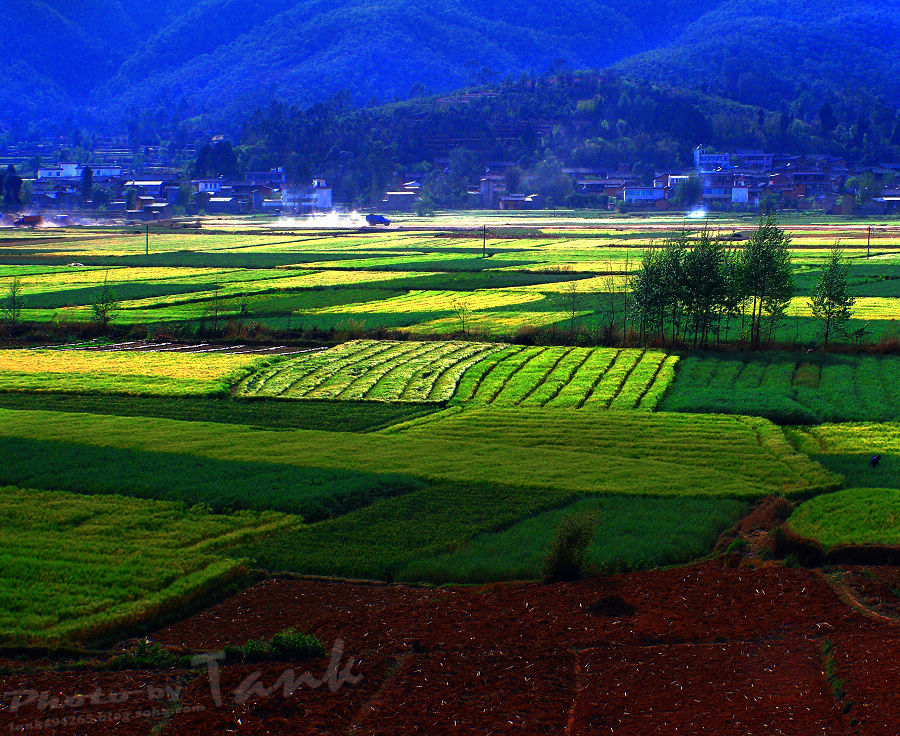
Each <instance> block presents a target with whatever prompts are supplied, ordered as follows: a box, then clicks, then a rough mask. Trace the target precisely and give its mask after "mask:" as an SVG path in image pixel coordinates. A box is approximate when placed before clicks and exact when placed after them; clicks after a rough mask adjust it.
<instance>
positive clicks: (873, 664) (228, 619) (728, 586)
mask: <svg viewBox="0 0 900 736" xmlns="http://www.w3.org/2000/svg"><path fill="white" fill-rule="evenodd" d="M885 574H886V575H889V573H887V572H885ZM895 574H896V573H895ZM631 609H633V610H631ZM289 626H295V627H297V628H298V629H300V630H302V631H305V632H308V633H311V634H315V635H316V636H318V637H319V638H320V639H322V640H323V641H324V642H325V643H326V646H327V647H329V648H330V647H331V645H332V643H333V642H334V641H335V640H337V639H340V640H343V642H344V643H345V644H344V646H345V649H344V652H343V656H342V657H341V659H340V664H339V665H338V668H337V669H336V670H334V672H337V671H338V670H341V669H343V670H344V671H345V672H346V673H349V674H351V675H354V676H359V675H362V679H360V680H358V681H355V680H356V678H355V677H354V678H353V680H349V681H347V682H344V683H343V684H342V686H341V687H339V688H335V692H332V690H331V689H330V688H329V686H328V683H327V682H326V683H325V684H323V685H322V686H320V687H317V688H312V687H309V686H308V683H307V684H304V683H300V684H297V686H296V688H295V689H294V691H293V692H290V688H289V689H288V690H289V691H288V692H287V693H286V692H285V691H284V687H283V684H284V677H283V676H284V673H285V670H286V669H290V670H291V671H292V672H291V676H292V677H300V676H301V675H302V674H303V673H306V672H309V673H310V674H311V675H312V676H314V677H315V678H317V679H326V680H327V679H328V678H327V677H323V675H324V673H325V672H326V669H327V667H328V665H329V660H328V659H327V658H326V659H316V660H307V661H303V662H293V663H292V662H285V663H277V662H269V663H266V664H261V665H229V666H226V667H223V668H222V670H221V685H222V687H221V692H222V700H223V702H222V704H221V705H218V704H217V703H216V702H215V700H214V699H213V697H212V695H211V692H210V681H209V677H208V676H207V674H206V672H205V671H202V670H201V671H194V672H192V671H187V670H175V671H169V672H146V673H135V672H128V673H96V674H91V673H63V672H61V673H49V674H41V675H24V674H22V675H18V674H17V675H15V676H5V677H0V694H2V692H4V691H9V690H11V689H20V688H22V687H30V688H37V689H54V691H59V692H62V693H69V694H71V693H74V692H78V691H79V690H78V689H79V688H82V689H83V688H85V687H90V684H89V683H91V682H94V681H95V680H96V681H101V680H102V681H103V682H104V683H105V686H107V687H119V685H117V684H116V683H118V682H122V683H126V684H127V683H133V682H134V681H135V679H136V678H137V680H141V679H143V680H146V681H148V682H165V681H167V680H171V679H173V678H181V680H182V681H184V691H183V693H182V695H181V700H180V704H181V705H182V706H184V707H185V708H190V707H193V708H196V707H201V708H203V710H199V711H195V712H175V713H172V714H171V715H170V716H169V717H166V718H165V719H163V718H158V719H157V720H156V721H142V722H139V723H131V724H129V725H128V729H129V730H120V729H119V728H118V727H114V728H111V729H106V730H104V729H103V728H99V729H98V728H94V729H93V730H77V727H72V728H70V727H66V728H64V729H56V730H45V731H42V733H54V734H57V733H58V734H81V733H85V734H87V733H90V734H96V733H128V734H131V733H150V730H151V728H153V727H154V726H156V731H155V733H158V734H166V735H167V736H175V735H180V734H222V733H242V734H243V733H246V734H254V735H255V734H348V733H352V734H357V735H364V734H365V735H372V736H374V735H375V734H379V735H381V734H383V735H385V736H387V735H388V734H390V735H391V736H394V735H397V736H400V735H403V734H414V733H415V734H428V735H429V736H431V735H438V734H489V733H491V734H560V735H561V736H562V735H566V736H570V735H571V736H576V735H586V734H605V733H609V734H616V735H617V736H618V735H620V734H621V735H626V736H627V735H630V734H634V735H638V734H640V735H641V736H643V735H645V734H654V733H657V734H666V735H667V736H669V735H674V734H710V735H712V734H716V735H717V736H718V735H723V736H724V735H726V734H727V735H730V734H734V735H735V736H751V735H756V734H759V736H771V735H772V734H779V733H784V734H791V735H793V736H807V735H812V734H830V735H831V736H843V735H845V734H846V735H847V736H849V734H852V733H860V734H863V736H865V735H867V734H872V735H873V736H874V735H878V736H880V735H881V734H884V735H885V736H887V735H888V734H891V736H895V735H896V734H897V733H898V732H900V704H898V703H895V700H896V696H895V692H896V689H897V686H898V685H900V664H898V662H900V636H898V634H900V628H898V625H897V624H895V623H894V622H892V621H890V620H888V619H884V618H878V617H875V616H871V615H866V614H865V613H861V612H859V611H857V610H855V609H854V608H851V607H850V606H848V605H846V604H845V603H843V602H842V600H841V599H840V598H839V597H838V595H837V593H836V592H835V591H834V590H833V589H832V587H831V586H830V585H829V583H828V582H827V581H826V580H825V578H824V577H823V576H822V575H820V574H818V573H815V572H812V571H808V570H802V569H786V568H782V567H776V566H768V567H767V566H763V567H758V568H739V569H727V568H723V566H722V565H721V563H704V564H700V565H694V566H691V567H686V568H679V569H670V570H660V571H653V572H640V573H630V574H626V575H620V576H615V577H610V578H599V579H592V580H588V581H584V582H580V583H572V584H559V585H548V586H544V585H538V584H511V585H493V586H485V587H477V588H475V587H473V588H439V589H431V588H414V587H407V586H396V585H366V584H351V583H340V582H322V581H306V580H295V579H271V580H267V581H264V582H262V583H260V584H258V585H256V586H254V587H252V588H250V589H248V590H246V591H244V592H242V593H240V594H238V595H236V596H233V597H232V598H230V599H228V600H226V601H224V602H222V603H221V604H219V605H217V606H215V607H213V608H210V609H208V610H206V611H204V612H201V613H199V614H197V615H195V616H192V617H190V618H188V619H186V620H184V621H181V622H179V623H177V624H174V625H172V626H169V627H167V628H165V629H162V630H160V631H158V632H156V633H155V634H154V635H153V636H152V637H151V638H152V639H153V640H154V641H157V642H159V643H161V644H163V645H165V646H168V647H172V648H175V649H180V648H189V649H194V650H197V649H203V650H210V651H211V650H215V649H218V648H220V647H222V646H223V645H225V644H226V643H242V642H244V641H246V640H248V639H251V638H259V637H270V636H271V635H272V634H274V633H276V632H278V631H280V630H282V629H285V628H287V627H289ZM826 637H827V638H828V639H830V641H831V642H833V644H834V650H833V655H832V656H833V658H834V664H835V671H836V675H837V677H839V678H840V679H841V680H842V681H843V690H844V691H845V692H846V696H845V697H844V698H843V699H839V698H837V697H835V695H834V692H833V687H832V685H833V683H829V682H828V680H827V679H826V677H825V673H824V669H825V659H824V656H823V652H822V643H823V641H824V640H825V638H826ZM351 657H352V658H355V661H353V662H352V663H350V661H349V660H350V658H351ZM248 677H249V678H250V679H246V678H248ZM279 678H281V686H279V687H278V688H277V689H276V690H275V692H274V693H272V692H271V690H272V686H273V685H275V684H276V683H277V682H278V681H279ZM337 679H338V678H332V680H331V682H332V684H335V683H336V681H337ZM242 681H243V683H242ZM28 683H40V684H28ZM313 684H315V683H313ZM262 688H267V690H263V689H262ZM236 690H237V691H238V696H241V694H242V693H243V697H238V698H237V699H236V698H235V692H234V691H236ZM8 702H9V701H8V700H7V699H4V700H3V701H2V704H3V707H6V706H7V705H8ZM13 715H14V716H15V718H13ZM34 717H36V713H35V711H34V710H33V709H32V710H30V711H29V709H28V708H22V709H21V710H20V712H18V713H16V714H10V713H8V712H5V711H3V710H0V728H3V729H4V730H6V729H8V728H9V725H8V724H9V723H16V722H21V721H23V720H27V719H29V718H34ZM139 728H143V729H144V730H143V731H141V730H139Z"/></svg>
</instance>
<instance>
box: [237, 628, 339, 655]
mask: <svg viewBox="0 0 900 736" xmlns="http://www.w3.org/2000/svg"><path fill="white" fill-rule="evenodd" d="M324 656H325V645H324V644H323V643H322V642H321V641H319V639H317V638H316V637H314V636H310V635H309V634H303V633H301V632H299V631H297V629H295V628H294V627H291V628H289V629H285V630H284V631H281V632H279V633H277V634H275V636H273V637H272V638H271V639H270V640H269V641H265V640H264V639H251V640H250V641H248V642H247V643H246V644H244V645H243V646H227V647H225V658H226V660H227V661H229V662H264V661H267V660H300V659H309V658H310V657H324Z"/></svg>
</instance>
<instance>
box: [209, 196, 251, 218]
mask: <svg viewBox="0 0 900 736" xmlns="http://www.w3.org/2000/svg"><path fill="white" fill-rule="evenodd" d="M247 209H248V207H247V202H246V201H244V200H240V199H238V198H237V197H210V198H209V200H208V201H207V203H206V211H207V212H208V213H209V214H211V215H240V214H242V213H244V212H246V211H247Z"/></svg>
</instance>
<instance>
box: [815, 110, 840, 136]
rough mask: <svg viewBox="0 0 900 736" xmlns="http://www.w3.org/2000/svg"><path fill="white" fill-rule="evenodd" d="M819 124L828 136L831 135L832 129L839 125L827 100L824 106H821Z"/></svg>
mask: <svg viewBox="0 0 900 736" xmlns="http://www.w3.org/2000/svg"><path fill="white" fill-rule="evenodd" d="M819 124H820V125H821V126H822V132H823V133H824V134H825V136H826V137H827V136H829V135H831V131H832V130H834V129H835V127H837V118H836V117H835V116H834V111H833V110H832V109H831V105H829V104H828V102H827V101H826V102H823V103H822V107H820V108H819Z"/></svg>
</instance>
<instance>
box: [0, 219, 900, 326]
mask: <svg viewBox="0 0 900 736" xmlns="http://www.w3.org/2000/svg"><path fill="white" fill-rule="evenodd" d="M397 222H398V224H401V225H404V226H405V227H406V228H408V229H403V230H397V229H390V230H387V231H382V232H374V231H366V230H363V231H358V230H353V229H347V230H345V231H335V230H316V229H311V228H297V229H294V230H290V229H289V228H287V227H286V226H285V225H284V224H283V223H279V222H278V221H271V220H266V219H265V218H262V219H253V220H241V219H236V220H233V221H229V222H219V221H214V220H211V221H207V222H206V223H205V224H206V227H205V228H203V229H200V230H193V231H190V232H185V231H179V230H175V229H172V228H166V227H156V228H153V232H152V233H151V237H150V253H149V254H145V253H144V246H145V243H144V237H143V233H138V232H135V231H134V230H133V229H129V228H116V227H109V228H95V229H84V228H68V229H65V228H60V229H56V230H55V231H54V232H53V233H47V232H38V233H21V232H15V233H10V236H9V237H7V238H4V243H3V247H2V248H0V282H2V281H3V279H5V278H7V277H12V276H20V277H21V278H22V279H23V280H24V283H25V297H26V310H25V313H24V315H23V316H24V318H25V319H27V320H30V321H34V322H36V323H43V324H52V325H57V326H65V325H68V324H75V323H86V322H88V321H89V320H90V317H91V309H90V306H91V303H92V302H93V300H94V299H95V298H96V296H97V293H98V291H99V289H100V286H101V285H102V284H103V283H104V281H106V282H107V283H109V284H110V285H112V287H113V288H114V290H115V292H116V294H117V296H118V298H119V300H120V305H119V309H118V310H117V311H116V314H115V315H114V323H115V324H117V325H120V326H137V327H139V328H140V329H141V330H143V331H144V332H146V330H147V328H148V327H151V328H160V329H163V330H165V331H170V332H171V331H176V332H183V333H184V334H191V333H192V332H193V331H196V330H197V329H198V328H201V327H203V328H205V329H210V328H212V329H215V330H224V331H226V332H230V333H239V332H240V331H241V329H242V327H244V326H246V325H247V324H248V323H256V324H260V325H263V326H266V327H268V328H272V329H277V330H285V331H288V332H289V333H290V332H297V331H303V332H306V333H309V332H315V331H320V332H322V331H324V332H328V333H331V332H345V333H347V334H353V333H359V332H361V331H362V332H365V331H372V330H384V329H391V330H399V331H402V332H407V333H410V334H412V335H443V336H447V335H457V336H459V335H461V334H467V333H469V334H471V333H479V334H481V335H483V336H485V337H487V338H490V339H494V340H495V341H503V340H508V339H509V338H511V337H514V336H516V335H518V334H520V333H523V332H525V333H527V332H528V331H529V330H533V329H535V328H552V329H556V330H558V331H559V332H560V333H561V334H566V333H567V332H568V331H569V330H570V329H571V328H573V327H574V328H577V329H578V330H584V331H587V332H588V333H592V332H594V331H597V330H599V329H600V328H601V327H602V326H603V325H604V324H605V323H606V321H607V320H608V319H609V316H608V315H607V313H606V307H607V303H608V301H609V300H608V297H609V294H610V293H621V291H622V289H623V288H624V284H625V281H626V280H627V274H626V273H625V264H626V259H627V262H628V269H629V271H631V270H633V269H634V268H635V267H636V264H637V263H638V261H639V260H640V256H641V253H642V251H643V249H645V248H646V247H647V246H648V245H650V244H651V243H653V242H659V241H660V240H662V239H664V238H666V237H668V236H670V235H674V234H677V233H680V232H682V231H683V230H687V231H688V232H691V231H693V232H696V231H697V230H699V229H700V228H702V227H705V226H706V225H707V223H704V222H685V221H684V220H683V219H682V218H681V217H679V216H673V215H662V216H659V215H653V216H642V217H624V218H623V217H616V216H612V215H604V216H600V217H598V216H596V215H594V216H585V215H584V213H565V212H560V213H549V212H548V213H534V214H529V215H524V214H521V213H520V214H514V213H503V215H502V216H500V217H497V216H496V215H494V214H492V213H477V214H476V213H472V214H465V213H463V214H460V215H454V214H447V215H442V216H440V217H435V218H416V217H411V216H401V217H400V218H399V219H398V221H397ZM484 224H486V225H487V226H488V227H489V231H488V238H487V242H486V248H485V255H486V256H487V257H482V241H481V226H482V225H484ZM782 224H783V226H784V227H785V228H786V229H787V230H788V232H790V234H791V235H792V238H793V242H792V255H793V259H794V267H795V276H796V281H797V286H798V290H797V294H796V298H795V299H794V300H793V302H792V303H791V305H790V306H789V308H788V312H787V315H788V320H787V321H786V322H785V323H784V324H783V325H782V326H781V328H780V329H779V332H778V334H777V337H778V339H780V340H785V341H787V340H790V341H795V340H799V341H801V342H810V341H815V340H817V339H818V338H817V335H818V332H819V327H820V326H819V324H818V320H816V319H814V318H813V317H812V315H811V312H810V309H809V306H808V303H807V301H808V295H809V293H810V291H811V289H812V287H813V285H814V283H815V279H816V276H817V274H818V272H819V269H820V268H821V265H822V262H823V261H824V259H825V257H826V256H827V253H828V249H829V248H830V247H831V246H832V245H833V244H834V243H835V242H837V241H840V242H841V244H842V245H843V246H845V247H846V248H847V253H848V256H849V258H850V262H851V264H852V267H851V273H850V280H851V287H852V290H853V293H854V294H855V295H856V296H857V298H858V302H857V305H856V309H855V313H854V317H853V320H852V321H851V324H850V325H849V327H850V329H851V330H856V329H859V328H865V330H866V332H867V334H866V335H865V339H866V340H867V341H872V342H877V341H878V340H879V339H881V338H882V337H885V336H886V337H887V338H888V339H897V337H898V331H897V325H896V321H895V320H896V316H897V309H896V300H897V298H898V297H900V228H897V226H896V225H895V224H893V223H889V222H884V223H875V224H876V228H875V237H874V239H873V248H872V249H871V250H867V248H866V237H867V227H868V226H869V225H870V224H872V223H871V222H865V221H859V222H853V221H847V220H835V219H829V218H821V217H802V218H790V217H787V216H786V217H785V218H783V221H782ZM708 225H709V227H711V228H712V229H713V230H714V231H715V232H720V233H722V234H723V235H730V234H732V233H740V234H742V235H743V236H747V235H748V234H749V233H750V232H751V231H752V230H753V228H754V227H755V225H756V220H755V218H754V217H753V216H713V217H712V218H711V219H710V221H709V223H708ZM735 242H736V243H740V242H744V241H735ZM74 263H79V264H84V265H81V266H74V265H70V264H74ZM0 288H2V283H0ZM573 288H574V291H573ZM619 309H621V306H620V307H619ZM213 315H215V316H213ZM229 322H231V325H230V326H229V325H228V323H229ZM736 332H737V330H735V333H736ZM841 339H844V340H846V339H847V338H841Z"/></svg>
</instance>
